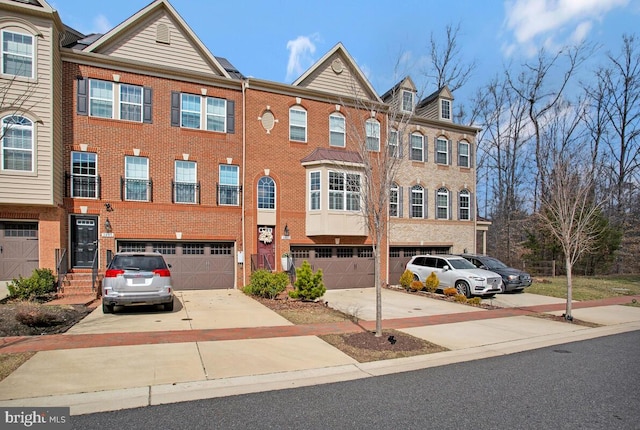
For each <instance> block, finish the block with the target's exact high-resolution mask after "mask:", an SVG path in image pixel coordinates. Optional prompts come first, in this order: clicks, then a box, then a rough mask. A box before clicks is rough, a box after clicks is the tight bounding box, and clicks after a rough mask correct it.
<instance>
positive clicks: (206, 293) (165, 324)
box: [66, 290, 292, 334]
mask: <svg viewBox="0 0 640 430" xmlns="http://www.w3.org/2000/svg"><path fill="white" fill-rule="evenodd" d="M175 294H176V298H175V302H174V309H173V312H165V311H163V310H159V309H160V308H159V307H158V308H156V307H153V306H144V307H135V306H132V307H126V308H116V313H113V314H103V313H102V306H99V307H98V308H97V309H96V310H94V311H93V312H92V313H91V314H90V315H87V317H86V318H84V319H83V320H82V321H80V322H79V323H78V324H76V325H75V326H74V327H72V328H71V329H70V330H68V331H67V332H66V334H95V333H128V332H147V331H168V330H198V329H217V328H239V327H263V326H285V325H292V324H291V323H290V322H289V321H287V320H286V319H284V318H283V317H281V316H280V315H278V314H277V313H275V312H273V311H272V310H270V309H268V308H266V307H265V306H262V305H261V304H260V303H258V302H257V301H255V300H253V299H251V298H250V297H247V296H246V295H245V294H244V293H243V292H241V291H239V290H197V291H177V292H176V293H175Z"/></svg>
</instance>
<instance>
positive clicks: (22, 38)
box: [2, 30, 34, 78]
mask: <svg viewBox="0 0 640 430" xmlns="http://www.w3.org/2000/svg"><path fill="white" fill-rule="evenodd" d="M33 54H34V49H33V36H32V35H30V34H22V33H16V32H13V31H6V30H5V31H3V32H2V74H4V75H13V76H22V77H25V78H33V77H34V73H33V64H34V58H33Z"/></svg>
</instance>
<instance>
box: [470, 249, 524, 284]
mask: <svg viewBox="0 0 640 430" xmlns="http://www.w3.org/2000/svg"><path fill="white" fill-rule="evenodd" d="M462 257H464V258H466V259H467V260H469V261H470V262H471V263H472V264H473V265H474V266H476V267H478V268H480V269H486V270H491V271H492V272H495V273H497V274H499V275H500V276H502V291H501V292H503V293H504V292H506V291H516V292H522V290H524V289H525V288H527V287H529V286H531V275H529V274H528V273H526V272H523V271H522V270H518V269H515V268H513V267H509V266H507V265H506V264H504V263H503V262H502V261H500V260H498V259H497V258H493V257H488V256H486V255H475V254H462Z"/></svg>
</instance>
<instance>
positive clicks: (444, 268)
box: [442, 265, 450, 272]
mask: <svg viewBox="0 0 640 430" xmlns="http://www.w3.org/2000/svg"><path fill="white" fill-rule="evenodd" d="M442 270H443V271H445V272H446V271H447V270H450V267H449V266H447V265H445V266H444V267H443V268H442Z"/></svg>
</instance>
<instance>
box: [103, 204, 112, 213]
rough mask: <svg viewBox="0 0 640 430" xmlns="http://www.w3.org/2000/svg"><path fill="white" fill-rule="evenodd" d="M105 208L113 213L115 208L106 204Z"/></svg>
mask: <svg viewBox="0 0 640 430" xmlns="http://www.w3.org/2000/svg"><path fill="white" fill-rule="evenodd" d="M104 207H105V209H106V210H107V212H113V207H112V206H111V203H105V204H104Z"/></svg>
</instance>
